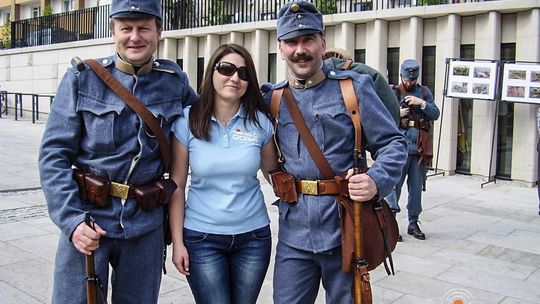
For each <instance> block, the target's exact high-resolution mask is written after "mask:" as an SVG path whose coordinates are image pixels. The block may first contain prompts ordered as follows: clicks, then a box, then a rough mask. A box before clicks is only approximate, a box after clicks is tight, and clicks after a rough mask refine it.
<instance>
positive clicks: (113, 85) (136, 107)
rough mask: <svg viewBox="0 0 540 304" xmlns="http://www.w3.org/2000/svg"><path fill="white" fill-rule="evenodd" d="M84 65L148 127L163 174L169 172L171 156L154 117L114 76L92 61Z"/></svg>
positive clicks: (87, 60) (163, 134)
mask: <svg viewBox="0 0 540 304" xmlns="http://www.w3.org/2000/svg"><path fill="white" fill-rule="evenodd" d="M85 63H86V64H88V66H89V67H90V68H91V69H92V70H93V71H94V73H96V75H97V76H98V77H99V78H100V79H101V80H102V81H103V83H105V84H106V85H107V86H108V87H109V88H110V89H111V90H112V91H113V92H114V93H116V95H118V96H119V97H120V98H122V100H123V101H124V102H125V103H126V104H127V105H128V106H129V107H130V108H131V109H132V110H133V111H135V112H136V113H137V114H138V115H139V117H141V119H142V120H143V121H144V122H145V123H146V124H147V125H148V126H149V127H150V129H151V130H152V132H153V133H154V135H155V136H156V138H157V141H158V144H159V150H160V152H161V157H162V158H163V163H164V169H165V172H169V166H170V164H171V155H170V149H169V144H168V141H167V138H166V137H165V132H163V129H162V128H161V127H160V126H159V123H158V121H157V119H156V117H155V116H154V115H153V114H152V113H151V112H150V110H148V108H146V106H145V105H144V103H142V101H140V100H139V99H137V97H135V96H134V95H133V94H131V93H130V92H129V91H128V90H127V89H126V88H125V87H124V86H123V85H122V84H121V83H120V82H119V81H118V80H117V79H116V78H114V76H113V75H112V74H111V73H110V72H109V71H107V70H106V69H105V68H104V67H103V66H102V65H101V64H99V63H98V62H97V61H96V60H94V59H86V60H85Z"/></svg>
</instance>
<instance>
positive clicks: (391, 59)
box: [386, 48, 399, 85]
mask: <svg viewBox="0 0 540 304" xmlns="http://www.w3.org/2000/svg"><path fill="white" fill-rule="evenodd" d="M387 53H388V55H387V59H386V68H387V69H388V83H389V84H395V85H397V84H399V48H388V50H387Z"/></svg>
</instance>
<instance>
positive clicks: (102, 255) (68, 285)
mask: <svg viewBox="0 0 540 304" xmlns="http://www.w3.org/2000/svg"><path fill="white" fill-rule="evenodd" d="M162 231H163V229H162V227H161V226H160V227H159V228H158V229H156V230H154V231H151V232H149V233H146V234H144V235H142V236H139V237H136V238H132V239H111V238H107V237H102V238H101V240H100V244H99V248H98V249H96V250H95V252H94V262H95V269H96V274H97V276H98V277H99V279H100V280H101V283H102V285H103V288H104V291H105V295H106V292H107V288H108V278H109V265H110V266H111V268H112V273H111V286H112V303H122V304H124V303H126V304H129V303H157V300H158V296H159V286H160V283H161V269H162V258H163V232H162ZM85 263H86V259H85V255H84V254H82V253H80V252H79V251H78V250H77V249H75V246H73V243H71V242H70V241H69V239H68V236H66V235H65V234H63V233H62V234H61V235H60V240H59V243H58V250H57V252H56V261H55V270H54V284H53V296H52V303H53V304H65V303H70V304H79V303H80V304H85V303H86V279H85V275H86V273H85V265H86V264H85ZM97 298H98V302H99V303H103V301H102V298H101V294H100V293H99V292H98V297H97Z"/></svg>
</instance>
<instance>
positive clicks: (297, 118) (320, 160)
mask: <svg viewBox="0 0 540 304" xmlns="http://www.w3.org/2000/svg"><path fill="white" fill-rule="evenodd" d="M283 96H284V97H285V102H286V103H287V108H288V109H289V113H290V114H291V117H292V119H293V121H294V124H295V125H296V128H297V129H298V133H300V137H301V138H302V141H304V144H305V145H306V148H307V149H308V152H309V154H310V155H311V158H313V161H314V162H315V164H316V165H317V167H318V168H319V171H320V172H321V174H322V175H323V176H324V178H325V179H334V177H335V176H336V175H335V173H334V170H332V167H330V164H329V163H328V160H326V158H325V157H324V154H323V153H322V151H321V149H320V148H319V145H318V144H317V142H316V141H315V138H313V135H312V134H311V132H310V131H309V129H308V127H307V125H306V122H305V120H304V118H303V117H302V113H300V110H299V109H298V105H297V104H296V102H295V100H294V96H293V95H292V93H291V90H290V89H289V87H288V86H287V87H285V88H284V90H283Z"/></svg>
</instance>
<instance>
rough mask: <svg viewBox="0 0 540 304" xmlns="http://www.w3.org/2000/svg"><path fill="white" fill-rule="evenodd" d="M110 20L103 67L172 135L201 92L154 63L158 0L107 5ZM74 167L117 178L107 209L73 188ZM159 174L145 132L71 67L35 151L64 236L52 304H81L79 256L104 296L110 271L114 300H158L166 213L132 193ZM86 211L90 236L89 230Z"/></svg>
mask: <svg viewBox="0 0 540 304" xmlns="http://www.w3.org/2000/svg"><path fill="white" fill-rule="evenodd" d="M110 17H111V24H110V25H111V31H112V36H113V39H114V44H115V50H116V53H115V54H114V55H112V56H110V57H107V58H101V59H99V63H101V64H102V65H103V67H104V68H105V69H107V70H108V71H109V72H110V73H111V74H112V75H113V76H114V77H115V78H116V79H117V80H118V81H119V82H120V83H121V84H122V85H123V86H125V88H127V90H128V91H129V92H131V93H132V94H133V95H135V96H136V97H137V98H138V99H139V100H140V101H142V102H143V103H144V104H145V106H146V107H147V108H148V110H150V112H151V113H152V114H153V115H154V116H155V117H156V118H157V119H158V120H159V123H160V125H161V128H162V129H163V131H164V132H165V135H167V136H169V135H170V128H171V124H172V121H173V119H174V118H176V117H178V116H180V115H182V108H183V107H185V106H186V105H188V104H191V103H192V102H193V101H194V100H196V98H197V95H196V93H195V92H194V91H193V89H191V88H190V87H189V84H188V80H187V78H186V75H185V73H183V72H182V71H181V70H180V67H179V66H178V65H177V64H176V63H173V62H171V61H168V60H156V59H154V58H153V53H154V52H155V51H156V49H157V45H158V41H159V39H160V37H161V25H162V23H161V22H162V19H161V1H159V0H151V1H149V0H130V1H128V0H113V1H112V4H111V14H110ZM73 166H75V167H77V168H78V170H79V171H80V172H84V174H88V175H89V176H91V177H92V180H94V181H95V180H105V181H107V183H108V182H115V183H114V186H115V187H113V186H111V191H110V192H108V191H107V192H106V193H105V194H104V196H105V197H103V199H104V200H105V201H106V202H107V203H106V204H105V205H103V206H98V205H97V204H96V203H95V202H97V200H93V199H92V200H91V199H90V197H92V196H93V195H94V194H96V193H95V192H93V191H94V190H96V189H89V188H88V187H86V186H85V184H83V185H80V188H79V186H78V185H77V183H76V181H75V180H74V178H73V176H74V172H73V169H72V167H73ZM163 168H164V163H163V160H162V156H161V153H160V147H159V145H158V141H157V140H156V136H155V135H154V134H153V133H152V131H151V130H150V129H149V128H148V126H147V125H146V124H145V123H144V122H143V120H142V119H141V118H140V117H139V116H138V115H137V113H135V112H134V111H133V110H132V109H131V108H129V107H128V106H127V104H126V103H125V102H124V101H123V100H122V99H121V98H120V97H119V96H117V95H116V94H115V93H113V92H112V91H111V90H110V89H109V88H108V86H107V85H106V84H105V83H103V82H102V81H101V80H100V79H99V78H98V76H97V75H96V74H95V73H94V72H93V71H92V70H90V69H89V68H88V67H87V66H86V65H85V64H84V63H82V62H80V61H79V63H77V62H75V64H74V67H72V68H70V69H69V70H68V71H67V72H66V74H65V75H64V77H63V79H62V81H61V83H60V85H59V87H58V91H57V94H56V98H55V101H54V103H53V104H52V108H51V113H50V116H49V119H48V122H47V127H46V129H45V132H44V135H43V140H42V144H41V150H40V155H39V171H40V178H41V185H42V187H43V192H44V194H45V198H46V200H47V206H48V209H49V214H50V217H51V219H52V221H53V222H54V223H55V224H56V225H57V226H58V227H59V228H60V230H61V234H60V240H59V244H58V249H57V252H56V261H55V271H54V284H53V296H52V302H53V303H80V304H82V303H86V280H85V275H84V274H85V255H90V254H91V253H92V252H93V253H94V259H95V266H96V273H97V275H98V276H99V278H100V279H101V283H102V284H103V293H104V294H103V297H107V289H108V288H107V286H108V282H107V280H108V278H109V267H112V276H111V280H112V281H111V285H112V302H113V303H157V299H158V295H159V287H160V282H161V269H162V261H163V248H164V243H163V220H164V216H163V215H164V210H163V206H162V205H160V204H159V205H158V204H156V205H154V206H152V207H149V208H146V207H148V206H144V207H143V206H142V205H140V202H141V201H140V200H135V199H134V198H133V195H132V194H133V193H134V191H133V190H134V189H144V188H145V186H150V185H154V184H155V182H156V181H157V180H158V179H160V178H161V175H162V173H163V170H164V169H163ZM85 181H88V180H85ZM107 183H103V184H105V185H106V184H107ZM111 184H112V183H111ZM119 188H122V189H127V192H126V197H122V198H120V196H121V195H120V193H118V192H114V191H112V189H119ZM146 189H148V188H146ZM82 196H83V197H84V198H83V197H82ZM151 203H155V202H154V201H152V202H151ZM86 212H88V213H89V214H90V216H91V217H92V219H93V221H95V230H93V229H91V228H90V227H89V226H87V225H86V224H85V213H86ZM98 247H99V248H98ZM100 303H101V301H100Z"/></svg>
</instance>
